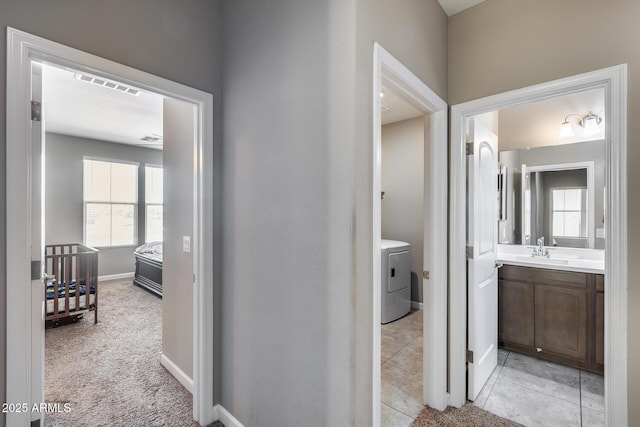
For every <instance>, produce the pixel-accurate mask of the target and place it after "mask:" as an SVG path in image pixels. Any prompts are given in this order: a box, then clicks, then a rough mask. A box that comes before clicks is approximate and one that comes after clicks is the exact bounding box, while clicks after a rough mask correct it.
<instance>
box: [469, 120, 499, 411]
mask: <svg viewBox="0 0 640 427" xmlns="http://www.w3.org/2000/svg"><path fill="white" fill-rule="evenodd" d="M469 137H470V143H471V144H472V145H473V155H469V156H467V166H468V175H467V176H468V177H469V184H468V185H469V192H468V219H467V221H468V225H467V233H468V234H467V245H468V246H469V248H468V251H469V253H468V256H467V258H468V261H467V264H468V270H467V271H468V282H467V284H468V293H469V301H468V322H469V323H468V334H469V336H468V350H469V352H470V353H469V354H468V358H467V359H468V362H469V368H468V378H467V387H468V388H467V398H468V399H469V400H474V399H475V398H476V396H477V395H478V393H480V390H482V387H483V386H484V384H485V383H486V382H487V379H489V376H490V375H491V373H492V372H493V370H494V368H495V367H496V365H497V362H498V274H497V268H496V251H497V237H498V217H497V188H498V177H497V173H498V137H497V136H496V135H495V134H493V133H492V132H491V131H490V130H489V129H488V128H487V127H486V126H485V125H484V124H483V123H481V122H480V120H478V119H470V124H469Z"/></svg>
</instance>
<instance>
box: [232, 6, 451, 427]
mask: <svg viewBox="0 0 640 427" xmlns="http://www.w3.org/2000/svg"><path fill="white" fill-rule="evenodd" d="M222 21H223V23H224V27H223V33H224V35H225V37H224V49H223V50H224V56H223V60H222V62H223V69H224V73H223V75H224V77H223V82H224V84H223V88H224V89H223V90H224V102H225V107H224V122H223V127H224V138H223V139H224V146H225V150H224V171H225V185H224V187H225V198H224V209H225V211H224V218H225V227H224V245H225V251H224V266H225V271H224V283H228V284H229V286H228V287H227V286H225V288H224V289H223V295H222V313H223V318H222V324H223V325H224V329H223V336H222V366H223V367H224V369H223V370H222V382H221V389H222V399H221V403H222V405H223V406H224V407H225V408H227V409H229V410H230V411H231V412H232V413H233V414H234V415H235V416H236V417H237V418H238V419H239V420H240V421H241V422H243V423H244V424H245V425H254V424H255V425H257V424H260V425H363V426H364V425H371V423H372V420H371V414H372V411H371V404H372V402H371V382H372V378H371V372H372V369H373V365H372V363H373V354H372V351H371V348H372V347H371V345H372V342H373V341H372V339H373V338H372V337H373V328H372V325H371V320H370V319H371V318H372V316H373V304H372V298H373V295H372V289H371V282H372V277H373V271H372V268H373V267H372V253H371V248H372V181H371V179H372V178H371V177H372V164H373V156H372V154H373V153H372V143H371V141H372V140H373V138H372V126H373V123H372V117H373V112H372V106H371V103H372V96H373V94H372V93H371V88H372V72H371V70H372V66H373V43H374V41H378V42H381V43H382V45H383V46H384V47H385V48H386V49H387V50H389V51H390V52H391V53H392V54H393V55H395V56H396V57H397V58H399V59H400V60H401V61H402V62H404V63H405V64H406V65H408V67H409V68H410V69H411V70H412V71H413V72H414V73H415V74H417V75H418V76H419V77H420V78H421V79H423V80H424V81H425V82H426V83H427V84H428V85H429V86H431V88H432V89H434V90H435V91H436V92H437V93H439V94H440V95H441V96H443V97H445V96H446V87H447V76H446V61H447V57H446V45H447V42H446V36H447V18H446V15H445V14H444V12H443V11H442V9H441V8H440V6H439V4H438V3H437V2H436V1H435V0H434V1H427V2H425V1H422V0H410V1H403V2H401V4H399V3H398V2H385V1H382V0H376V1H361V0H347V1H344V0H329V1H326V2H318V1H312V0H302V1H293V0H288V1H287V0H274V1H270V2H268V3H266V2H256V1H248V0H234V1H225V2H223V20H222ZM283 402H286V407H287V408H295V410H283V405H284V403H283Z"/></svg>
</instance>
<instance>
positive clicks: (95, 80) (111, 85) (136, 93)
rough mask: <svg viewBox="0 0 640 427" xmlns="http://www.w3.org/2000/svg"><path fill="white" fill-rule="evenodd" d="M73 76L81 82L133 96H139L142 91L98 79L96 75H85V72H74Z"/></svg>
mask: <svg viewBox="0 0 640 427" xmlns="http://www.w3.org/2000/svg"><path fill="white" fill-rule="evenodd" d="M75 77H76V79H78V80H80V81H83V82H87V83H91V84H94V85H96V86H102V87H106V88H108V89H113V90H117V91H118V92H123V93H128V94H129V95H133V96H140V94H141V93H142V91H139V90H138V89H134V88H132V87H129V86H125V85H123V84H121V83H118V82H113V81H110V80H105V79H100V78H98V77H92V76H87V75H86V74H80V73H76V74H75Z"/></svg>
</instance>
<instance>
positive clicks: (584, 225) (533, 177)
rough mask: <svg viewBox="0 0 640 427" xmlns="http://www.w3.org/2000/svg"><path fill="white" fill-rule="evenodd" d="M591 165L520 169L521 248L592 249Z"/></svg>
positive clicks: (557, 165)
mask: <svg viewBox="0 0 640 427" xmlns="http://www.w3.org/2000/svg"><path fill="white" fill-rule="evenodd" d="M594 171H595V162H593V161H588V162H576V163H562V164H554V165H544V166H527V165H525V164H523V165H522V181H521V184H522V193H521V194H522V207H521V212H522V220H521V224H522V244H523V245H536V244H537V242H538V239H540V238H543V239H544V244H545V246H564V247H573V248H594V247H595V227H594V223H595V173H594Z"/></svg>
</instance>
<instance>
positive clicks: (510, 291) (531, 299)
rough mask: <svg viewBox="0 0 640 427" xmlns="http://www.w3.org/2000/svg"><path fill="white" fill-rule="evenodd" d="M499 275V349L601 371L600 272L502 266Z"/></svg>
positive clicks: (602, 347)
mask: <svg viewBox="0 0 640 427" xmlns="http://www.w3.org/2000/svg"><path fill="white" fill-rule="evenodd" d="M498 277H499V282H498V341H499V344H500V345H501V346H502V347H504V348H506V349H507V350H513V351H517V352H520V353H525V354H530V355H532V356H536V357H540V358H543V359H547V360H552V361H555V362H559V363H564V364H568V365H571V366H576V367H579V368H583V369H586V370H590V371H593V372H600V373H601V372H603V368H604V364H603V362H604V276H602V275H596V274H587V273H577V272H570V271H559V270H549V269H541V268H530V267H518V266H511V265H504V266H503V267H502V268H501V269H500V272H499V276H498ZM598 288H599V289H601V290H600V291H598Z"/></svg>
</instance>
